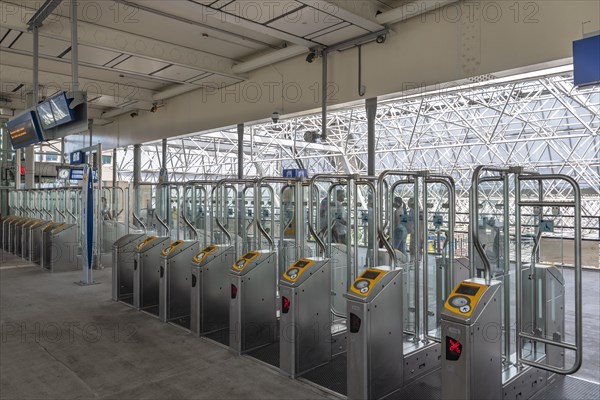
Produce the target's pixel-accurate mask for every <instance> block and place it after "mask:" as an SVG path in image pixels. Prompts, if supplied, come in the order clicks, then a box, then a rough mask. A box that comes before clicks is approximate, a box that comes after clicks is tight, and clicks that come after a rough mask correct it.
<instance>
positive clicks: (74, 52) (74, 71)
mask: <svg viewBox="0 0 600 400" xmlns="http://www.w3.org/2000/svg"><path fill="white" fill-rule="evenodd" d="M77 39H78V38H77V1H72V2H71V76H72V79H73V81H72V84H71V90H72V91H73V92H76V91H78V90H79V64H78V63H79V57H78V55H79V51H78V40H77Z"/></svg>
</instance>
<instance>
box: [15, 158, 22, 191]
mask: <svg viewBox="0 0 600 400" xmlns="http://www.w3.org/2000/svg"><path fill="white" fill-rule="evenodd" d="M15 189H17V190H19V189H21V149H17V150H15Z"/></svg>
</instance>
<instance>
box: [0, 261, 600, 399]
mask: <svg viewBox="0 0 600 400" xmlns="http://www.w3.org/2000/svg"><path fill="white" fill-rule="evenodd" d="M94 274H95V275H94V277H95V279H96V280H97V281H99V282H100V284H98V285H95V286H90V287H81V286H78V285H76V284H75V282H77V281H79V277H80V273H79V272H63V273H55V274H51V273H48V272H45V271H43V270H41V269H40V268H39V267H37V266H32V265H31V264H29V263H25V262H23V261H21V260H20V259H18V258H16V257H14V256H12V255H7V254H5V253H3V252H2V251H1V250H0V326H1V333H2V337H1V343H0V399H37V398H44V399H70V398H99V399H105V398H127V399H154V398H157V399H158V398H160V399H166V398H172V399H183V398H185V399H196V398H210V399H213V398H222V399H242V398H243V399H269V398H272V399H280V398H286V399H325V398H332V396H330V395H328V394H326V393H324V392H322V391H320V390H318V389H316V388H314V387H312V386H309V385H307V384H304V383H302V382H298V381H293V380H291V379H288V378H286V377H284V376H282V375H280V374H279V373H278V372H276V371H274V370H273V369H270V368H268V367H266V366H263V365H260V364H257V363H256V362H254V361H252V360H250V359H248V358H246V357H237V356H234V355H233V354H232V353H231V352H229V351H228V350H227V349H225V348H223V347H221V346H219V345H216V344H214V343H211V342H207V341H205V340H203V339H197V338H194V337H192V336H190V335H189V334H188V333H187V332H185V331H183V330H181V329H179V328H177V327H174V326H171V325H167V324H162V323H160V322H159V321H158V320H157V319H154V318H152V317H150V316H148V315H146V314H144V313H140V312H138V311H135V310H133V309H131V308H129V307H127V306H125V305H124V304H120V303H115V302H113V301H112V300H111V299H110V296H111V275H110V274H111V270H110V269H105V270H102V271H94ZM583 278H584V279H583V284H584V301H583V303H584V327H585V330H584V342H585V343H584V350H585V351H584V362H583V366H582V368H581V370H580V371H579V372H578V373H577V374H576V376H577V377H579V378H582V379H585V380H590V381H595V382H598V381H599V380H600V352H599V349H600V336H599V329H600V301H599V294H598V293H600V273H599V272H597V271H584V276H583ZM567 292H569V283H567ZM567 318H568V319H569V317H567ZM569 322H570V321H567V323H569Z"/></svg>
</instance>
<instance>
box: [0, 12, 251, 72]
mask: <svg viewBox="0 0 600 400" xmlns="http://www.w3.org/2000/svg"><path fill="white" fill-rule="evenodd" d="M34 11H35V10H34V9H31V8H28V7H25V6H23V5H20V4H16V3H9V2H5V1H2V2H0V15H2V17H3V21H2V26H3V27H5V28H9V29H16V30H19V31H26V30H27V24H26V23H25V22H24V21H23V20H22V18H21V16H23V15H26V14H28V13H29V14H31V13H32V12H34ZM69 24H70V18H66V17H63V16H59V15H56V14H54V15H53V17H52V21H48V22H47V23H46V25H45V28H44V29H43V31H42V32H40V33H41V34H43V35H44V36H47V37H51V38H55V39H61V40H65V41H69V42H70V40H71V34H70V30H69V29H64V27H65V26H69ZM77 25H78V27H79V44H81V45H87V46H92V47H96V48H99V49H105V50H112V51H117V52H120V53H124V54H129V55H139V56H142V57H147V58H150V59H154V60H160V61H163V62H167V63H171V64H177V65H180V66H184V67H190V68H196V69H200V70H202V71H206V72H211V73H215V74H219V75H223V76H228V77H232V78H236V79H241V80H243V79H244V77H241V76H238V75H236V74H235V73H233V71H232V70H231V67H232V66H233V62H234V61H233V60H231V59H229V58H226V57H221V56H218V55H215V54H210V53H207V52H203V51H199V50H195V49H192V48H189V47H184V46H180V45H178V44H175V43H168V42H164V41H160V40H156V39H153V38H150V37H146V36H141V35H137V34H132V33H128V32H125V31H121V30H117V29H113V28H108V27H105V26H101V25H97V24H93V23H90V22H85V21H79V22H78V24H77Z"/></svg>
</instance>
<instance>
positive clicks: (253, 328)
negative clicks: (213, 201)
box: [229, 251, 277, 353]
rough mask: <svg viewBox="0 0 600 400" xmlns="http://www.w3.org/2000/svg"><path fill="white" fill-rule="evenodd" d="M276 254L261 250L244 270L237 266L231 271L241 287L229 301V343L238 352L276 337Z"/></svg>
mask: <svg viewBox="0 0 600 400" xmlns="http://www.w3.org/2000/svg"><path fill="white" fill-rule="evenodd" d="M276 256H277V255H276V253H274V252H271V251H261V252H260V256H259V257H257V258H256V259H254V260H252V261H251V262H250V264H249V265H248V266H246V268H245V269H244V271H242V272H241V273H240V272H238V271H235V270H233V269H231V270H230V272H229V282H230V284H231V285H235V287H236V288H237V295H236V297H235V298H234V299H231V301H230V304H229V346H230V347H231V348H232V349H233V350H234V351H236V352H238V353H246V352H248V351H250V350H253V349H255V348H257V347H260V346H263V345H266V344H269V343H273V342H274V341H275V340H276V337H277V331H276V327H277V317H276V309H275V296H276V293H275V292H276V288H275V279H274V278H275V261H276V260H275V258H276Z"/></svg>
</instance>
